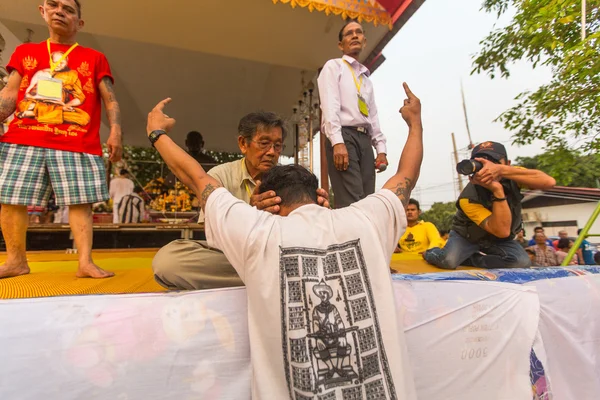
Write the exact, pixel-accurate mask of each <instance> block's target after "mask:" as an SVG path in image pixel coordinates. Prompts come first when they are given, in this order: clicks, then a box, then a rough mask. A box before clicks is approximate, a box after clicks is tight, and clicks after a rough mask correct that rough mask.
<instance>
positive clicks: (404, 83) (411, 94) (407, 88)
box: [402, 82, 417, 99]
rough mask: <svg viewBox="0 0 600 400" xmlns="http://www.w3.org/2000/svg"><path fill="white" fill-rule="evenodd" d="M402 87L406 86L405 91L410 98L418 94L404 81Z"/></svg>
mask: <svg viewBox="0 0 600 400" xmlns="http://www.w3.org/2000/svg"><path fill="white" fill-rule="evenodd" d="M402 87H404V92H405V93H406V96H408V98H409V99H412V98H415V97H417V96H415V95H414V93H413V92H412V91H411V90H410V88H409V87H408V85H407V84H406V82H403V83H402Z"/></svg>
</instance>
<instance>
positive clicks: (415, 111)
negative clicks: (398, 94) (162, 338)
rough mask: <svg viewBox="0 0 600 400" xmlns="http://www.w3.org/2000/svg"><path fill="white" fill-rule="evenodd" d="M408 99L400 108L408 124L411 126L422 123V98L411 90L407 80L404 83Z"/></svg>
mask: <svg viewBox="0 0 600 400" xmlns="http://www.w3.org/2000/svg"><path fill="white" fill-rule="evenodd" d="M402 86H403V87H404V92H405V93H406V97H407V98H406V99H405V100H404V105H403V106H402V108H400V114H402V118H404V120H405V121H406V124H407V125H408V126H409V127H411V126H412V125H413V124H416V123H421V100H419V98H418V97H417V96H415V94H414V93H413V92H412V91H411V90H410V88H409V87H408V85H407V84H406V82H404V83H402Z"/></svg>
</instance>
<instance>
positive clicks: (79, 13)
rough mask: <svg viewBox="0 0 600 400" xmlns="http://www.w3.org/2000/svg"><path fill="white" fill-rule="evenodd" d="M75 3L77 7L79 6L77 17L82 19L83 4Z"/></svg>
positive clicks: (76, 1)
mask: <svg viewBox="0 0 600 400" xmlns="http://www.w3.org/2000/svg"><path fill="white" fill-rule="evenodd" d="M74 1H75V5H76V6H77V17H78V18H81V3H80V2H79V0H74Z"/></svg>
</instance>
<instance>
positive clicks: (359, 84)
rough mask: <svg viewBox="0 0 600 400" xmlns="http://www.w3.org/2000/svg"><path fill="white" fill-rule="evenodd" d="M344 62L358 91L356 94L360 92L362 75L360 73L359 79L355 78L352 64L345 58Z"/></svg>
mask: <svg viewBox="0 0 600 400" xmlns="http://www.w3.org/2000/svg"><path fill="white" fill-rule="evenodd" d="M344 62H345V63H346V65H347V66H348V68H350V73H351V74H352V79H354V85H355V86H356V91H357V92H358V94H360V87H361V86H362V81H363V76H362V74H361V75H360V80H357V79H356V74H354V69H353V68H352V65H350V63H349V62H348V61H346V60H344Z"/></svg>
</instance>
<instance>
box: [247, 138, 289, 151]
mask: <svg viewBox="0 0 600 400" xmlns="http://www.w3.org/2000/svg"><path fill="white" fill-rule="evenodd" d="M251 142H254V143H256V145H257V146H258V148H259V149H261V150H263V151H269V150H271V147H272V148H273V150H275V152H276V153H281V152H282V151H283V150H285V144H283V143H279V142H276V143H273V142H269V141H268V140H261V141H260V142H257V141H256V140H251Z"/></svg>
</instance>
